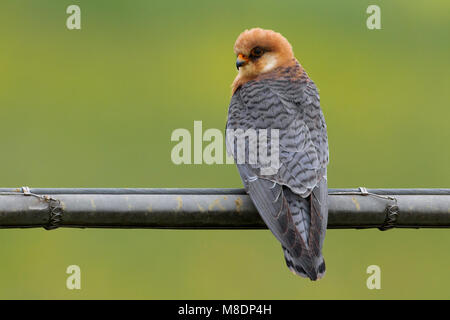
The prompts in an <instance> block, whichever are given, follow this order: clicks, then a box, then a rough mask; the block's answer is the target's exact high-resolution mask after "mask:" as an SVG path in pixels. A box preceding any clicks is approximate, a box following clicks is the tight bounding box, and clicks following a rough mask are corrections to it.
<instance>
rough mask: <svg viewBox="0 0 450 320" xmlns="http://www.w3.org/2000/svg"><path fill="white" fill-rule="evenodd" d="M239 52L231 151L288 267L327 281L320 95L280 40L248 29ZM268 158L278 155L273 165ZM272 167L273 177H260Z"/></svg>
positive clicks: (323, 128)
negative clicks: (324, 277)
mask: <svg viewBox="0 0 450 320" xmlns="http://www.w3.org/2000/svg"><path fill="white" fill-rule="evenodd" d="M234 52H235V54H236V56H237V60H236V67H237V69H238V75H237V76H236V78H235V80H234V82H233V84H232V98H231V103H230V106H229V110H228V120H227V125H226V129H227V130H226V145H227V152H228V154H230V155H232V156H233V158H234V160H235V163H236V164H237V168H238V171H239V174H240V176H241V179H242V182H243V184H244V187H245V189H246V191H247V193H248V194H249V196H250V198H251V200H252V201H253V204H254V205H255V207H256V209H257V210H258V212H259V214H260V216H261V218H262V219H263V220H264V222H265V223H266V225H267V226H268V228H269V229H270V230H271V231H272V233H273V234H274V235H275V237H276V238H277V239H278V241H279V242H280V243H281V246H282V249H283V252H284V257H285V260H286V264H287V266H288V268H289V269H290V270H291V271H292V272H293V273H294V274H296V275H299V276H301V277H305V278H310V279H311V280H317V279H321V278H322V277H323V276H324V274H325V260H324V258H323V256H322V246H323V242H324V239H325V232H326V228H327V219H328V205H327V197H328V188H327V165H328V162H329V160H328V159H329V152H328V138H327V128H326V124H325V119H324V116H323V113H322V110H321V108H320V99H319V93H318V89H317V87H316V85H315V84H314V82H313V81H312V80H311V79H310V78H309V77H308V74H307V73H306V71H305V70H304V68H303V67H302V66H301V64H300V63H299V62H298V61H297V59H296V58H295V57H294V53H293V51H292V47H291V45H290V44H289V42H288V41H287V40H286V38H284V37H283V36H282V35H281V34H280V33H277V32H274V31H272V30H264V29H261V28H254V29H250V30H245V31H244V32H243V33H241V34H240V35H239V37H238V38H237V40H236V43H235V45H234ZM252 131H254V132H256V134H253V135H252V134H251V132H252ZM236 132H240V134H236ZM261 133H262V135H261ZM242 136H243V138H242ZM264 136H265V137H266V139H260V140H265V141H266V146H264V145H262V144H261V141H257V142H256V143H257V147H254V146H252V144H254V143H255V141H256V140H258V138H260V137H264ZM272 138H273V139H272ZM255 139H256V140H255ZM269 140H270V141H271V142H273V141H276V142H277V144H276V145H272V144H271V143H269ZM262 151H265V152H267V153H270V152H275V151H277V161H274V162H275V164H273V163H269V161H267V159H266V157H263V156H261V154H263V155H264V153H263V152H262ZM239 155H241V157H240V156H239ZM242 155H243V156H242ZM252 156H254V157H253V158H252ZM255 158H256V161H255ZM271 159H272V158H271ZM267 168H269V169H271V170H262V169H267Z"/></svg>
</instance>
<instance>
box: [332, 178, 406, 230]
mask: <svg viewBox="0 0 450 320" xmlns="http://www.w3.org/2000/svg"><path fill="white" fill-rule="evenodd" d="M358 189H359V191H357V192H353V191H352V192H333V193H329V195H349V194H354V195H360V196H372V197H375V198H380V199H385V200H390V201H394V204H388V205H387V206H386V218H385V219H384V222H383V224H382V225H381V226H379V227H378V229H379V230H380V231H386V230H390V229H393V228H395V226H396V224H397V218H398V215H399V213H400V209H399V207H398V205H397V199H396V198H395V197H390V196H384V195H379V194H376V193H371V192H369V191H368V190H367V189H366V188H365V187H359V188H358Z"/></svg>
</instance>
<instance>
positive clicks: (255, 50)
mask: <svg viewBox="0 0 450 320" xmlns="http://www.w3.org/2000/svg"><path fill="white" fill-rule="evenodd" d="M263 53H264V50H263V49H262V48H260V47H256V48H253V50H252V52H251V53H250V54H251V55H252V56H254V57H261V56H262V54H263Z"/></svg>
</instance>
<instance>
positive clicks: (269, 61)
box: [233, 28, 296, 92]
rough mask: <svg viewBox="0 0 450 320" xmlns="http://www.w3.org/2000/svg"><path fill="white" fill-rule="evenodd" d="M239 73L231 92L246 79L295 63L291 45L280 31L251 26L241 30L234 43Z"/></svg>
mask: <svg viewBox="0 0 450 320" xmlns="http://www.w3.org/2000/svg"><path fill="white" fill-rule="evenodd" d="M234 53H235V54H236V56H237V60H236V67H237V69H238V70H239V73H238V75H237V77H236V79H235V80H234V82H233V92H234V91H235V90H236V89H237V88H238V87H239V86H240V85H242V84H244V83H245V82H247V81H250V80H253V79H255V78H256V77H258V76H259V75H261V74H264V73H268V72H270V71H272V70H274V69H276V68H278V67H280V66H289V65H291V64H293V63H295V61H296V60H295V57H294V53H293V51H292V46H291V45H290V43H289V42H288V41H287V40H286V38H285V37H283V36H282V35H281V34H280V33H278V32H275V31H272V30H265V29H261V28H253V29H250V30H245V31H244V32H242V33H241V34H240V35H239V37H238V38H237V40H236V43H235V44H234Z"/></svg>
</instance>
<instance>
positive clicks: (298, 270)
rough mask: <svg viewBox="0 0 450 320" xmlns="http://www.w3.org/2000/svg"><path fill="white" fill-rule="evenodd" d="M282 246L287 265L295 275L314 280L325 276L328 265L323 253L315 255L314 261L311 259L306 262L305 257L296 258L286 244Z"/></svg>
mask: <svg viewBox="0 0 450 320" xmlns="http://www.w3.org/2000/svg"><path fill="white" fill-rule="evenodd" d="M282 248H283V252H284V258H285V260H286V265H287V267H288V268H289V270H291V271H292V273H294V274H295V275H298V276H300V277H302V278H310V279H311V280H313V281H315V280H319V279H322V278H323V277H324V276H325V272H326V267H325V260H324V258H323V256H322V255H320V256H319V257H315V258H314V261H311V263H308V264H305V260H304V259H303V260H301V261H300V260H299V259H296V258H294V257H293V256H292V255H291V253H290V252H289V250H287V249H286V248H285V247H284V246H282Z"/></svg>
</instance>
